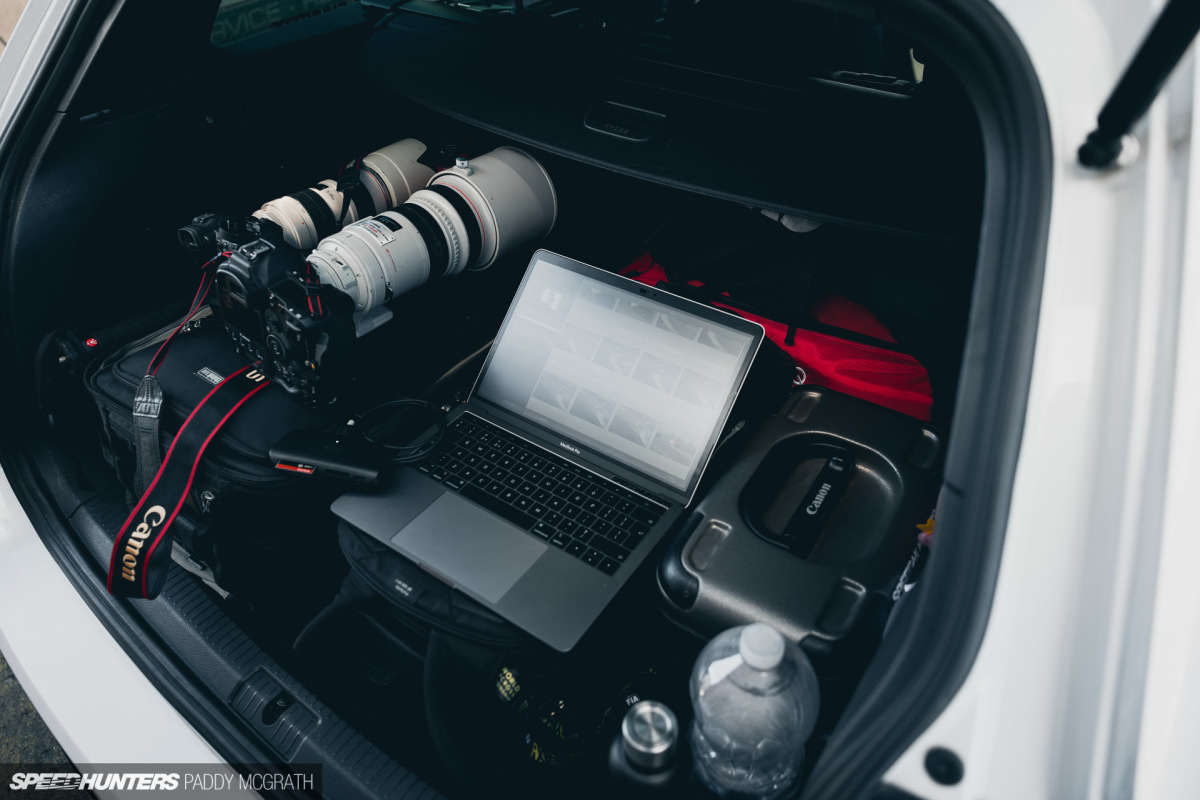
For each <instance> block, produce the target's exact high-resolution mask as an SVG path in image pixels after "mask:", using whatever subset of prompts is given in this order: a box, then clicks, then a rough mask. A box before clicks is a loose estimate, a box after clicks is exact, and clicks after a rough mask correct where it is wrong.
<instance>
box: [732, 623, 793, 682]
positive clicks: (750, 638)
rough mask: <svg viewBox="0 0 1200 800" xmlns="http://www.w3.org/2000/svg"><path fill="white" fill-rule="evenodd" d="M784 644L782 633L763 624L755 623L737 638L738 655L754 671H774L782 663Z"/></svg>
mask: <svg viewBox="0 0 1200 800" xmlns="http://www.w3.org/2000/svg"><path fill="white" fill-rule="evenodd" d="M785 644H786V642H785V641H784V639H783V634H782V633H780V632H779V631H777V630H775V629H774V628H772V627H771V626H770V625H767V624H766V623H765V622H755V623H754V624H752V625H747V626H746V627H745V629H744V630H743V631H742V635H741V636H740V637H739V638H738V654H739V655H740V656H741V657H742V660H743V661H745V662H746V664H747V665H749V666H751V667H753V668H754V669H758V670H768V669H774V668H775V667H777V666H779V662H781V661H783V651H784V645H785Z"/></svg>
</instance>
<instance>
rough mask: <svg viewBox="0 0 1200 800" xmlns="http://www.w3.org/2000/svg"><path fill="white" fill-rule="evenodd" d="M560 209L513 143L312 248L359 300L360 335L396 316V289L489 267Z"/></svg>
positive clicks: (338, 285)
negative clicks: (392, 302)
mask: <svg viewBox="0 0 1200 800" xmlns="http://www.w3.org/2000/svg"><path fill="white" fill-rule="evenodd" d="M557 216H558V200H557V197H556V196H555V193H554V185H553V184H552V183H551V182H550V178H549V176H548V175H547V174H546V171H545V170H544V169H543V168H542V166H541V164H539V163H538V162H537V161H535V160H534V159H533V158H531V157H530V156H528V155H526V154H525V153H522V152H521V151H520V150H516V149H514V148H511V147H502V148H499V149H497V150H494V151H493V152H491V153H488V154H487V155H484V156H480V157H479V158H477V159H475V160H473V161H471V162H469V163H468V164H466V165H464V166H459V167H455V168H453V169H449V170H445V171H443V172H440V173H438V174H437V175H436V176H434V177H433V179H432V180H431V181H430V182H429V187H428V188H426V189H421V190H419V191H416V192H414V193H413V194H412V196H411V197H409V198H408V201H407V202H404V203H401V204H400V205H398V206H396V207H395V208H393V209H391V210H390V211H385V212H384V213H382V214H378V215H376V216H374V217H371V218H369V219H364V220H361V221H359V222H355V223H353V224H351V225H347V226H346V227H345V228H343V229H342V230H341V231H340V232H339V233H335V234H333V235H331V236H327V237H325V238H323V239H321V241H320V242H319V244H317V248H316V250H314V251H313V252H312V253H311V254H310V255H309V256H308V263H309V264H310V265H311V266H312V268H313V270H314V271H315V272H316V273H317V276H318V277H319V278H320V281H321V283H322V284H325V285H327V286H332V287H333V288H335V289H338V290H340V291H342V292H344V293H345V294H347V295H349V296H350V298H351V299H352V300H353V301H354V312H355V317H354V322H355V326H356V328H357V331H358V335H359V336H362V335H363V334H364V333H367V332H368V331H371V330H374V329H375V328H377V327H379V326H380V325H382V324H383V323H385V322H387V321H388V320H389V319H391V317H392V312H391V311H389V310H388V309H387V308H385V307H384V304H386V303H388V302H389V301H390V300H391V299H392V298H393V297H396V296H398V295H400V294H403V293H404V292H408V291H411V290H412V289H415V288H416V287H418V286H420V285H421V284H423V283H425V282H426V281H427V280H429V279H430V278H437V277H442V276H446V275H455V274H457V273H459V272H462V271H463V270H465V269H470V270H474V269H485V268H487V267H489V266H491V265H492V263H493V262H494V261H495V260H496V259H497V258H498V257H500V256H501V255H503V254H504V253H505V252H507V251H508V250H510V249H512V248H514V247H517V246H519V245H521V244H525V243H527V242H530V241H533V240H535V239H537V238H540V237H542V236H545V235H546V234H547V233H549V232H550V229H551V228H553V227H554V222H555V219H556V218H557Z"/></svg>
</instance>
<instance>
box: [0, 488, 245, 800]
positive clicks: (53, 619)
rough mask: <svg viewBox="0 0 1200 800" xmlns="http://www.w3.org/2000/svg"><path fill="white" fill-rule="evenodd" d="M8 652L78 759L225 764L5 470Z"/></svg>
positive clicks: (1, 602)
mask: <svg viewBox="0 0 1200 800" xmlns="http://www.w3.org/2000/svg"><path fill="white" fill-rule="evenodd" d="M0 650H2V651H3V652H4V657H5V658H6V659H7V660H8V663H9V666H11V667H12V671H13V673H14V674H15V675H16V676H17V680H19V681H20V682H21V688H23V689H24V690H25V692H26V694H28V695H29V699H30V700H31V701H32V702H33V704H34V706H35V707H37V709H38V711H39V712H40V713H41V715H42V718H43V719H44V720H45V722H46V725H47V727H49V728H50V732H51V733H53V734H54V737H55V738H56V739H58V742H59V744H60V745H62V748H63V750H64V751H65V752H66V754H67V756H68V757H69V758H70V759H71V761H72V762H74V763H75V764H115V763H120V764H143V763H144V764H165V763H180V764H221V763H223V760H222V758H221V757H220V756H219V755H218V754H217V753H216V752H215V751H214V750H213V749H212V747H211V746H209V744H208V743H207V742H206V741H205V740H204V738H203V737H202V736H201V735H200V734H199V733H197V732H196V730H195V729H194V728H193V727H192V726H191V725H190V724H189V723H188V722H187V720H185V719H184V718H183V717H182V716H180V715H179V712H178V711H176V710H175V708H174V707H173V706H172V705H171V704H170V703H169V702H167V700H166V699H165V698H164V697H163V696H162V695H161V694H159V692H158V690H157V689H155V688H154V684H152V683H150V681H149V680H148V679H147V678H146V676H145V675H144V674H143V673H142V671H141V670H140V669H139V668H138V666H137V665H136V664H135V663H134V662H133V661H132V659H130V658H129V655H128V654H126V652H125V651H124V650H123V649H121V646H120V645H119V644H117V641H116V640H115V639H113V638H112V636H111V635H110V634H109V632H108V630H107V629H106V628H105V627H104V625H103V624H102V623H101V622H100V620H99V618H97V617H96V615H95V614H94V613H93V612H92V610H91V609H90V608H89V607H88V606H87V604H86V603H85V602H84V601H83V598H81V597H80V596H79V594H78V593H77V592H76V591H75V588H74V587H73V586H72V585H71V583H70V581H68V580H67V577H66V575H64V574H63V571H62V568H61V567H59V566H58V564H57V563H56V562H55V561H54V559H53V557H51V555H50V552H49V551H48V550H47V549H46V546H45V545H44V544H43V543H42V540H41V539H40V538H38V535H37V532H36V531H35V530H34V529H33V525H32V524H31V523H30V521H29V517H28V516H27V515H26V513H25V510H24V509H23V508H22V507H21V505H20V503H19V502H18V501H17V498H16V496H15V495H14V494H13V491H12V487H11V486H9V484H8V481H7V480H6V479H4V475H3V473H0ZM7 790H8V787H7V786H5V787H0V794H3V793H4V792H6V791H7ZM98 794H99V795H100V796H101V797H103V798H109V797H121V796H126V794H128V795H129V796H133V795H136V794H138V793H137V792H132V793H131V794H130V793H111V792H100V793H98ZM229 796H230V797H239V796H241V797H247V798H251V797H258V795H257V794H254V793H245V794H238V793H231V794H230V795H229Z"/></svg>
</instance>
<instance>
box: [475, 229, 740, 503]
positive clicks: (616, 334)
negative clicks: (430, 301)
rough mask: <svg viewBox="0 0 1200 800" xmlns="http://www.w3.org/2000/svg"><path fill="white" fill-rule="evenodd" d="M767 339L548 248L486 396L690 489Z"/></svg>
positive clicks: (500, 340) (484, 387) (522, 292)
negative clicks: (747, 373)
mask: <svg viewBox="0 0 1200 800" xmlns="http://www.w3.org/2000/svg"><path fill="white" fill-rule="evenodd" d="M761 339H762V328H760V327H758V326H757V325H755V324H754V323H751V322H747V321H746V320H743V319H741V318H739V317H734V316H733V315H731V314H726V313H724V312H721V311H718V310H716V309H712V308H709V307H707V306H702V305H700V304H698V303H693V302H691V301H688V300H684V299H681V298H678V297H675V296H673V295H670V294H667V293H665V292H662V291H659V290H656V289H651V288H649V287H646V286H643V285H641V284H638V283H636V282H634V281H631V280H628V279H626V278H621V277H619V276H615V275H612V274H610V273H606V272H603V271H601V270H598V269H596V268H594V267H588V266H586V265H583V264H579V263H578V262H573V261H570V260H569V259H564V258H562V257H561V256H556V255H554V254H551V253H546V252H545V251H539V252H538V253H537V255H535V256H534V260H533V263H532V264H531V266H530V267H529V270H528V272H527V273H526V275H525V279H524V281H523V282H522V284H521V287H520V289H518V292H517V297H516V299H515V300H514V302H513V305H512V307H511V308H510V309H509V312H508V316H507V317H506V319H505V321H504V326H503V327H502V328H501V330H500V333H499V334H498V335H497V337H496V341H495V343H494V344H493V345H492V350H491V353H490V354H489V356H488V360H487V363H485V365H484V368H483V372H482V374H481V375H480V378H479V382H478V384H477V386H476V389H475V396H476V397H478V398H481V399H483V400H486V401H488V402H490V403H492V404H494V405H497V406H499V407H501V408H504V409H506V410H508V411H511V412H513V413H516V414H518V415H520V416H522V417H525V418H526V419H529V420H531V421H533V422H536V423H538V424H539V425H541V426H542V427H546V428H549V429H551V430H552V431H553V432H555V433H556V434H559V435H561V436H562V437H564V438H565V439H566V440H567V442H565V443H564V444H566V445H572V446H580V447H581V449H582V448H590V449H594V450H595V451H597V452H600V453H602V454H604V455H606V456H608V457H609V458H612V459H614V460H616V461H618V462H620V463H622V464H625V465H626V466H628V467H630V468H631V469H634V470H636V471H638V472H640V473H643V474H645V475H646V476H648V477H650V478H652V479H655V480H657V481H659V482H661V483H664V484H666V485H667V486H670V487H673V488H675V489H678V490H680V491H682V492H685V493H690V491H691V490H692V489H693V488H694V482H695V481H696V480H697V479H698V478H699V475H700V472H701V471H702V470H703V468H704V465H705V463H706V462H707V460H708V456H709V454H710V453H711V451H712V448H713V446H714V445H715V443H716V438H717V436H718V434H719V433H720V430H721V426H722V424H723V423H724V421H725V418H726V417H727V416H728V414H729V410H730V408H731V407H732V405H733V401H734V399H735V397H736V395H737V391H738V389H739V388H740V387H741V384H742V380H743V378H744V377H745V374H746V371H747V370H748V369H749V365H750V362H751V360H752V359H753V357H754V353H755V351H756V350H757V349H758V344H759V342H760V341H761ZM568 449H571V447H568Z"/></svg>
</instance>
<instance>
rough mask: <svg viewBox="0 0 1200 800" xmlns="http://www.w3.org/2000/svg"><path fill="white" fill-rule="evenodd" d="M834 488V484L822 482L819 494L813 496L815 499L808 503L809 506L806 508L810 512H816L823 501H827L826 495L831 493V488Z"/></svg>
mask: <svg viewBox="0 0 1200 800" xmlns="http://www.w3.org/2000/svg"><path fill="white" fill-rule="evenodd" d="M832 488H833V486H831V485H830V484H828V483H823V484H821V488H820V489H819V490H817V496H816V497H814V498H813V501H812V502H811V503H809V504H808V508H806V509H804V510H805V511H807V512H808V513H809V514H816V513H817V510H818V509H819V508H820V507H821V503H824V502H825V497H826V495H828V494H829V490H830V489H832Z"/></svg>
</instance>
